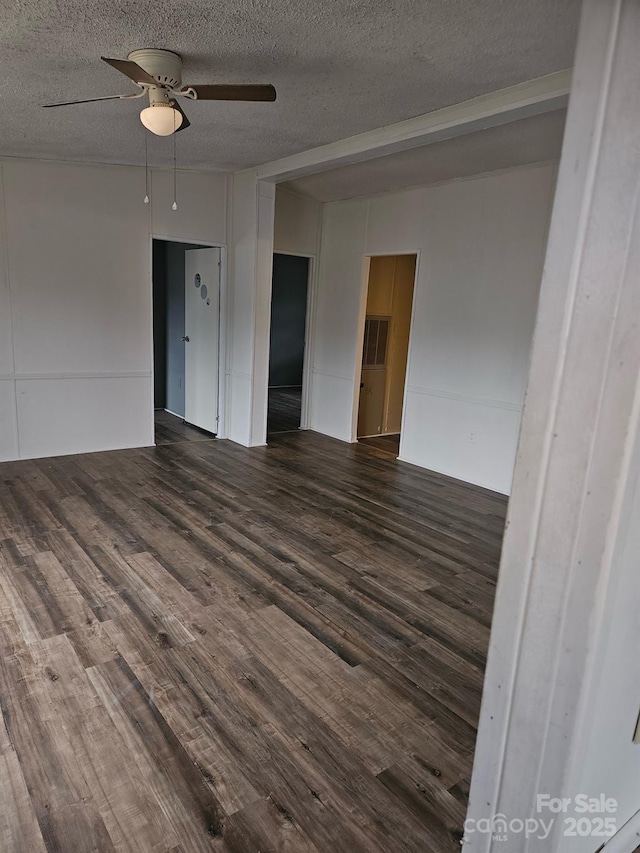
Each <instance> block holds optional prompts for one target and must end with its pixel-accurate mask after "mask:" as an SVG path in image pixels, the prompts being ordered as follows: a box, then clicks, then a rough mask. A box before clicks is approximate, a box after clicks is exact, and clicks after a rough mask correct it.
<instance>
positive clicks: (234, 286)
mask: <svg viewBox="0 0 640 853" xmlns="http://www.w3.org/2000/svg"><path fill="white" fill-rule="evenodd" d="M274 210H275V184H272V183H268V182H265V181H258V180H257V177H256V173H255V171H247V172H240V173H238V174H236V175H234V179H233V193H232V210H231V223H232V224H231V250H230V256H231V263H230V269H229V278H230V283H231V286H230V297H229V303H230V322H229V328H228V358H227V364H229V365H230V367H229V375H228V382H227V392H226V399H227V411H228V415H227V418H228V420H227V434H228V436H229V438H230V439H231V440H232V441H236V442H238V443H239V444H244V445H245V446H247V447H252V446H255V445H260V444H264V443H265V441H266V431H267V386H268V379H269V330H270V323H271V317H270V311H271V270H272V258H273V220H274Z"/></svg>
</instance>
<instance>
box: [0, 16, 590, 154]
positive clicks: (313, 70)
mask: <svg viewBox="0 0 640 853" xmlns="http://www.w3.org/2000/svg"><path fill="white" fill-rule="evenodd" d="M579 5H580V4H579V0H386V2H382V0H234V2H229V0H220V1H219V2H211V0H206V2H205V0H164V1H163V2H162V3H158V2H155V0H154V2H148V1H147V0H133V2H129V0H126V1H125V0H120V2H111V0H14V2H6V3H4V4H2V7H1V8H0V50H1V51H2V80H1V83H0V98H1V100H0V103H1V104H2V114H3V119H2V129H1V131H0V155H1V156H17V157H42V158H51V159H59V160H77V161H86V162H105V163H132V164H139V163H141V162H143V159H144V135H143V129H142V125H141V124H140V121H139V119H138V113H139V111H140V109H141V105H142V104H143V101H142V100H140V101H129V102H127V101H107V102H102V103H95V104H84V105H80V106H76V107H60V108H58V109H56V110H43V109H41V108H40V106H39V104H42V103H46V102H50V101H56V100H65V99H69V100H71V99H75V98H84V97H94V96H98V95H111V94H119V93H121V92H128V91H135V87H133V85H132V84H130V83H129V82H128V81H127V80H126V78H125V77H123V76H121V75H119V74H118V73H117V72H116V71H114V70H113V69H110V68H109V67H108V66H107V65H105V64H104V63H102V62H101V61H100V58H99V57H100V55H101V54H102V55H105V56H113V57H126V55H127V54H128V53H129V52H130V51H131V50H134V49H136V48H141V47H163V48H168V49H170V50H174V51H176V52H177V53H180V54H181V55H182V57H183V60H184V79H185V81H186V82H192V83H198V82H230V83H249V82H270V83H273V84H274V85H275V86H276V87H277V89H278V101H277V102H276V103H275V104H246V103H245V104H235V103H225V102H219V103H215V102H209V103H199V104H190V103H189V102H187V103H186V104H185V109H186V110H187V112H188V115H189V118H190V119H191V121H192V127H191V128H189V129H188V130H187V131H185V132H184V133H182V134H180V135H179V137H178V138H177V144H178V157H179V161H180V164H181V165H182V166H183V167H192V168H205V169H220V170H229V169H233V170H235V169H239V168H244V167H246V166H249V165H254V164H258V163H263V162H266V161H269V160H273V159H275V158H278V157H283V156H286V155H289V154H294V153H296V152H299V151H303V150H306V149H308V148H312V147H314V146H316V145H321V144H323V143H326V142H332V141H334V140H337V139H342V138H344V137H347V136H351V135H353V134H356V133H360V132H362V131H365V130H371V129H372V128H376V127H381V126H384V125H387V124H391V123H393V122H397V121H401V120H402V119H406V118H410V117H412V116H415V115H420V114H422V113H426V112H429V111H431V110H434V109H438V108H439V107H443V106H446V105H448V104H452V103H457V102H459V101H464V100H466V99H468V98H471V97H474V96H476V95H480V94H483V93H486V92H491V91H494V90H496V89H500V88H503V87H505V86H509V85H512V84H514V83H518V82H522V81H524V80H528V79H531V78H533V77H539V76H541V75H543V74H548V73H551V72H552V71H558V70H560V69H562V68H567V67H569V66H570V65H571V64H572V62H573V50H574V44H575V39H576V31H577V22H578V15H579ZM171 146H172V142H171V140H166V139H164V140H163V139H158V138H151V137H150V138H149V151H150V158H151V160H152V161H153V162H154V163H168V162H169V161H170V159H171Z"/></svg>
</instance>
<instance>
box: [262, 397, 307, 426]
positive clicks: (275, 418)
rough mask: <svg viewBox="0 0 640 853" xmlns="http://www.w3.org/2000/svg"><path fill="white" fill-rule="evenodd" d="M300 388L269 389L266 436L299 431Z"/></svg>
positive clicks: (300, 411)
mask: <svg viewBox="0 0 640 853" xmlns="http://www.w3.org/2000/svg"><path fill="white" fill-rule="evenodd" d="M301 413H302V388H269V405H268V412H267V434H268V435H273V434H274V433H278V432H293V431H294V430H297V429H300V417H301Z"/></svg>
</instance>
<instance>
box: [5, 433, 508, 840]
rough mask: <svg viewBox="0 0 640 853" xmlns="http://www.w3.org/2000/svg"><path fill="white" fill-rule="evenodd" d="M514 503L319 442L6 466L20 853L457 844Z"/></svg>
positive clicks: (8, 801) (8, 756) (365, 450)
mask: <svg viewBox="0 0 640 853" xmlns="http://www.w3.org/2000/svg"><path fill="white" fill-rule="evenodd" d="M505 506H506V499H505V498H503V497H502V496H500V495H496V494H493V493H490V492H486V491H484V490H482V489H480V488H476V487H473V486H469V485H465V484H463V483H460V482H457V481H453V480H449V479H447V478H446V477H443V476H439V475H436V474H431V473H429V472H426V471H423V470H420V469H417V468H414V467H412V466H409V465H405V464H402V463H398V462H396V461H395V460H393V459H390V458H389V456H388V454H386V453H384V452H382V451H378V450H376V449H375V448H369V447H365V446H362V445H347V444H342V443H340V442H337V441H334V440H331V439H328V438H324V437H322V436H318V435H316V434H313V433H309V432H296V433H289V434H285V435H281V436H277V437H272V438H271V440H270V445H269V446H268V447H260V448H254V449H251V450H247V449H244V448H241V447H239V446H237V445H234V444H231V443H230V442H226V441H182V442H180V443H175V444H170V445H165V446H158V447H155V448H146V449H140V450H132V451H116V452H111V453H98V454H87V455H82V456H73V457H61V458H55V459H41V460H36V461H26V462H17V463H5V464H4V465H2V466H0V530H1V531H2V537H1V538H2V542H1V547H0V701H1V705H2V714H3V718H4V726H3V727H2V728H1V730H0V796H1V798H2V800H1V801H2V811H1V814H2V819H1V820H0V849H1V850H2V851H3V853H12V851H16V853H18V851H20V853H25V851H28V852H29V853H35V851H43V850H45V849H46V850H49V851H54V850H55V851H62V853H87V851H101V853H105V851H172V853H194V851H206V850H212V851H220V853H222V852H223V851H224V852H225V853H227V851H229V853H258V851H261V853H267V851H286V853H340V852H341V851H349V853H382V851H384V853H399V851H415V853H430V851H431V853H448V851H451V853H453V851H457V850H459V849H460V848H459V837H460V833H461V827H462V822H463V818H464V813H465V803H466V797H467V793H468V785H469V777H470V772H471V763H472V754H473V748H474V741H475V737H476V722H477V717H478V710H479V704H480V692H481V687H482V680H483V669H484V664H485V654H486V650H487V643H488V637H489V625H490V621H491V610H492V605H493V597H494V586H495V577H496V566H497V562H498V554H499V549H500V543H501V538H502V532H503V524H504V515H505Z"/></svg>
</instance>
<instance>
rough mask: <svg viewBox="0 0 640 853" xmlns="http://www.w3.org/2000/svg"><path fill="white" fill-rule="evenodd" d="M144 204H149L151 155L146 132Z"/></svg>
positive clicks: (145, 132)
mask: <svg viewBox="0 0 640 853" xmlns="http://www.w3.org/2000/svg"><path fill="white" fill-rule="evenodd" d="M144 203H145V204H149V153H148V148H147V131H146V130H145V131H144Z"/></svg>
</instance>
